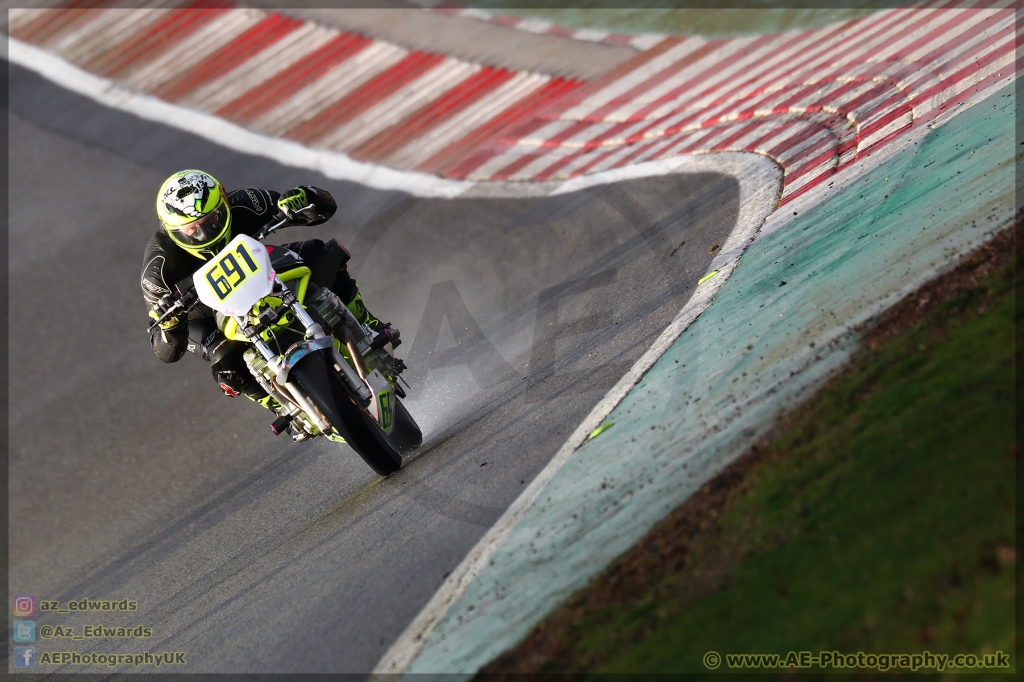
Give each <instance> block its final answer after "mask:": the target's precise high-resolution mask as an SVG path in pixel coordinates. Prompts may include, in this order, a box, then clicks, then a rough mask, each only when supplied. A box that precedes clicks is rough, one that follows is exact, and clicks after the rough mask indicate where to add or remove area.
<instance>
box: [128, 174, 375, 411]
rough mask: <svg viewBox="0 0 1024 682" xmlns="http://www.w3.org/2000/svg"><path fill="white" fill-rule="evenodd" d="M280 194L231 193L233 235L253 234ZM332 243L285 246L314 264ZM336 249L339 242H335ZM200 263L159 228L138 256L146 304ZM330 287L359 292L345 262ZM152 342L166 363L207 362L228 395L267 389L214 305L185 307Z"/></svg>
mask: <svg viewBox="0 0 1024 682" xmlns="http://www.w3.org/2000/svg"><path fill="white" fill-rule="evenodd" d="M321 191H322V190H321ZM278 197H279V194H278V193H277V192H272V191H268V190H264V189H255V188H246V189H239V190H235V191H233V192H231V193H229V194H228V206H230V208H231V236H232V237H236V236H238V235H240V234H246V235H250V236H251V235H253V234H255V233H256V231H257V230H259V229H260V228H261V227H263V226H264V225H265V224H266V223H267V222H269V221H270V219H271V217H273V215H274V214H275V213H276V212H277V199H278ZM332 244H333V240H331V242H329V243H328V245H325V244H324V243H323V242H322V241H320V240H319V239H311V240H307V241H304V242H293V243H290V244H284V247H285V248H287V249H290V250H292V251H294V252H296V253H297V254H298V255H299V257H300V258H302V260H303V261H305V262H307V263H313V262H315V261H317V259H318V258H321V257H323V256H324V254H325V251H326V249H327V248H329V246H331V245H332ZM334 248H338V247H337V246H336V245H334ZM204 263H205V261H203V260H201V259H200V258H198V257H196V256H193V255H192V254H191V253H189V252H188V251H185V250H184V249H182V248H181V247H179V246H178V245H177V244H175V243H174V242H173V241H172V240H171V238H170V237H168V236H167V233H166V232H164V231H163V230H162V229H160V230H158V231H157V232H156V234H154V235H153V236H152V237H151V238H150V240H149V243H148V244H146V252H145V256H144V257H143V260H142V294H143V296H144V297H145V299H146V304H147V305H148V306H149V307H150V308H152V307H153V306H154V305H155V304H156V303H157V302H158V301H159V300H160V299H161V298H163V297H164V296H166V295H167V294H170V293H172V291H173V287H174V285H175V284H177V283H178V282H180V281H182V280H183V279H185V278H186V277H190V276H191V275H193V274H194V273H195V271H196V270H198V269H199V268H200V267H202V266H203V264H204ZM328 281H329V280H328ZM329 288H330V289H331V290H332V291H334V293H336V294H338V296H339V297H341V300H342V301H343V302H344V303H346V304H347V303H349V302H351V301H352V300H353V299H354V298H355V296H356V293H357V291H358V290H357V288H356V283H355V280H353V279H352V277H351V276H350V275H349V274H348V270H347V268H346V267H345V266H344V265H342V266H341V267H340V268H339V269H338V271H337V275H336V277H335V278H334V283H333V285H331V286H329ZM150 342H151V344H152V346H153V352H154V353H155V354H156V356H157V357H158V358H160V359H161V360H163V361H164V362H177V361H178V360H180V359H181V358H182V357H183V356H184V355H185V353H186V352H191V353H194V354H195V355H198V356H199V357H201V358H203V359H204V360H207V361H209V362H211V363H212V370H213V375H214V379H215V380H216V381H217V383H219V384H221V387H222V388H224V389H225V392H228V393H229V394H232V392H236V393H244V394H245V395H246V396H248V397H250V398H252V399H253V400H257V401H262V400H263V399H266V398H267V393H266V391H264V390H263V388H262V387H261V386H260V385H259V384H258V383H257V382H256V380H255V379H254V378H253V377H252V375H251V374H250V373H249V369H248V367H246V365H245V361H244V360H243V359H242V351H243V347H244V345H245V344H242V343H239V342H237V341H229V340H227V339H226V338H225V337H224V335H223V334H222V333H221V331H220V330H219V329H218V328H217V325H216V322H215V320H214V312H213V310H212V309H210V308H209V307H207V306H205V305H203V304H202V303H200V304H198V305H196V307H195V308H193V309H192V310H191V311H190V312H189V314H188V317H187V319H181V320H180V321H179V322H178V323H177V324H175V325H174V326H171V327H169V328H166V329H160V328H157V329H155V330H154V331H153V332H152V334H151V337H150Z"/></svg>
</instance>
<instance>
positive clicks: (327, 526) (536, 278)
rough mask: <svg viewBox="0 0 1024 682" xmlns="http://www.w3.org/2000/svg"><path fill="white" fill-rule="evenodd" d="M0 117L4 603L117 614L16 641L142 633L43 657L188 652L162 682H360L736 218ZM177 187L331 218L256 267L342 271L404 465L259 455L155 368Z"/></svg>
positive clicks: (216, 409)
mask: <svg viewBox="0 0 1024 682" xmlns="http://www.w3.org/2000/svg"><path fill="white" fill-rule="evenodd" d="M9 113H10V116H9V126H10V152H9V172H10V197H11V208H10V215H9V217H10V242H9V243H10V254H9V266H10V326H9V332H10V383H9V387H10V422H9V423H10V441H9V446H10V495H11V497H10V590H11V593H12V594H21V593H31V594H34V595H36V596H37V598H39V599H50V600H62V601H67V600H69V599H80V598H83V597H87V598H93V599H114V598H116V599H120V598H129V599H134V600H137V601H138V604H139V606H138V610H137V611H136V612H134V613H131V614H100V615H99V616H98V615H97V614H90V615H89V616H88V617H85V616H81V615H74V614H72V615H68V616H59V615H56V614H44V615H39V616H37V617H36V622H37V628H38V627H42V626H43V625H46V624H49V625H57V624H74V625H78V626H79V627H80V626H81V625H82V624H85V623H97V622H101V623H102V624H105V625H124V626H127V625H131V626H134V625H138V624H143V625H148V626H150V627H152V628H153V636H152V638H151V639H150V640H148V641H146V642H145V643H144V644H141V643H139V642H137V641H132V640H106V641H103V642H100V643H97V642H89V641H84V642H80V641H76V642H73V641H70V640H68V641H64V640H62V641H57V640H50V641H49V642H44V643H41V644H39V648H40V651H45V650H67V651H71V650H77V651H87V650H91V651H104V652H109V653H119V652H121V653H129V652H130V653H138V652H141V651H146V650H148V651H152V652H159V651H165V650H166V651H185V652H187V660H188V666H187V672H362V673H366V672H368V671H370V670H371V669H372V668H373V666H374V665H375V664H376V662H377V661H378V659H379V658H380V656H381V655H382V654H383V653H384V651H386V649H387V648H388V646H389V645H390V644H391V642H392V641H394V639H395V638H396V637H397V636H398V635H399V633H401V631H402V630H403V629H404V628H405V626H406V625H407V624H408V623H409V622H410V620H411V619H412V618H413V617H414V616H415V615H416V614H417V613H418V612H419V610H420V609H421V608H422V606H423V605H424V604H425V603H426V602H427V600H428V599H429V598H430V597H431V595H432V594H433V593H434V591H435V590H436V588H437V587H438V586H439V585H440V583H441V581H442V580H443V579H444V578H445V576H446V575H447V574H448V573H449V572H450V571H451V570H452V569H453V568H454V567H455V566H457V565H458V563H459V562H460V560H461V559H462V558H463V557H464V556H465V554H466V552H467V551H468V550H469V549H470V548H471V547H472V546H473V545H474V543H475V542H476V541H477V540H478V539H479V538H480V536H481V535H483V534H484V533H485V532H486V530H487V529H488V528H489V527H490V525H491V524H492V523H493V522H494V521H495V520H496V519H497V518H498V516H499V515H500V514H501V513H502V512H503V511H504V509H505V508H506V507H507V506H508V505H509V504H510V503H511V502H512V501H513V500H514V499H515V498H516V496H517V495H518V494H519V492H520V491H521V490H522V489H523V488H524V486H525V485H526V484H527V483H528V482H529V481H530V479H531V478H532V477H533V476H534V475H536V473H537V472H538V471H539V470H540V469H541V468H542V467H543V466H544V465H545V464H546V463H547V462H548V461H549V459H550V458H551V457H552V456H553V455H554V453H555V452H556V451H557V450H558V448H559V447H560V446H561V445H562V443H563V442H564V441H565V438H566V437H567V436H568V435H569V434H570V433H571V431H572V430H573V429H574V428H575V426H576V425H577V424H578V423H579V422H580V421H581V420H582V418H583V417H584V416H585V415H586V414H587V413H588V412H589V411H590V409H591V408H592V407H593V405H594V404H595V403H597V401H599V400H600V399H601V397H602V396H603V395H604V393H605V392H606V391H607V390H608V389H609V388H610V387H611V386H612V385H613V384H614V383H615V381H616V380H617V379H618V378H619V377H620V376H621V375H622V374H623V373H624V372H625V371H626V370H627V369H628V368H629V367H630V366H631V365H632V363H633V362H634V361H635V360H636V359H637V358H638V357H639V356H640V355H641V354H642V353H643V352H644V350H646V349H647V348H648V347H649V346H650V345H651V343H652V342H653V341H654V339H655V338H656V337H657V336H658V334H659V333H660V332H661V331H662V329H664V327H665V326H666V325H667V324H668V323H669V321H671V319H672V318H673V317H674V316H675V314H676V313H677V312H678V311H679V310H680V308H682V306H683V303H684V302H685V301H686V300H687V298H688V297H689V296H690V294H691V293H692V291H693V289H694V287H695V286H696V284H697V281H698V279H699V278H700V277H701V276H702V275H704V274H705V273H706V271H707V266H708V264H709V263H710V261H711V260H712V258H713V257H714V253H713V251H714V250H715V247H716V246H717V245H719V244H723V243H724V242H725V239H726V236H727V235H728V233H729V232H730V230H731V229H732V228H733V227H734V224H735V222H736V218H737V214H738V210H739V203H738V202H739V190H738V183H737V182H736V181H735V180H734V179H733V178H731V177H728V176H725V175H719V174H714V173H701V174H690V175H674V176H663V177H654V178H646V179H639V180H630V181H627V182H623V183H620V184H617V185H611V186H602V187H595V188H591V189H590V190H586V191H581V192H579V193H575V194H567V195H561V196H556V197H547V198H536V197H534V198H512V199H494V198H475V199H454V200H441V199H417V198H414V197H410V196H408V195H403V194H401V193H395V192H384V191H378V190H371V189H367V188H365V187H362V186H358V185H355V184H352V183H344V182H339V181H334V180H329V179H327V178H324V177H322V176H319V175H317V174H316V173H312V172H309V171H305V170H301V169H296V168H289V167H285V166H282V165H279V164H277V163H275V162H272V161H269V160H267V159H264V158H261V157H258V156H247V155H243V154H239V153H237V152H234V151H230V150H228V149H225V148H221V147H218V146H217V145H214V144H211V143H210V142H208V141H206V140H203V139H200V138H199V137H196V136H193V135H190V134H188V133H185V132H182V131H180V130H176V129H172V128H168V127H165V126H162V125H158V124H154V123H151V122H147V121H144V120H141V119H138V118H135V117H133V116H131V115H129V114H125V113H122V112H117V111H113V110H110V109H106V108H104V107H102V106H100V105H99V104H96V103H94V102H92V101H91V100H87V99H85V98H82V97H80V96H77V95H74V94H71V93H69V92H67V91H64V90H62V89H60V88H59V87H57V86H55V85H53V84H51V83H49V82H48V81H45V80H43V79H42V78H40V77H39V76H37V75H35V74H32V73H31V72H28V71H26V70H23V69H21V68H19V67H16V66H11V67H10V112H9ZM190 167H197V168H202V169H205V170H208V171H210V172H211V173H213V174H214V175H215V176H216V177H217V178H218V179H220V180H221V181H222V182H223V183H225V184H226V185H227V186H228V187H229V188H231V187H241V186H258V187H267V188H274V189H279V190H283V189H286V188H288V187H291V186H294V185H296V184H299V183H309V184H314V185H317V186H320V187H324V188H326V189H328V190H330V191H331V192H332V193H333V194H334V196H335V197H336V198H337V199H338V203H339V205H340V206H341V208H340V210H339V212H338V215H337V216H336V217H335V218H334V219H333V220H332V221H331V222H329V223H328V224H327V225H325V226H322V227H320V228H316V229H313V230H306V231H304V232H300V231H298V230H295V231H292V232H290V233H289V232H284V233H278V235H275V237H274V238H272V239H271V241H275V240H276V241H277V243H280V242H283V241H290V240H295V239H302V238H311V237H319V238H323V239H326V238H330V237H335V238H337V239H339V240H340V241H342V242H343V243H345V244H347V245H348V246H349V248H350V250H351V251H352V253H353V262H352V264H351V266H350V269H351V270H352V271H353V272H354V274H355V275H356V277H357V279H358V281H359V283H360V287H361V289H362V291H363V294H364V298H365V300H366V301H367V302H368V305H369V307H370V308H371V310H373V311H374V312H375V313H377V314H378V315H380V316H381V317H383V318H385V319H387V320H390V321H391V322H393V323H394V324H395V325H396V326H397V327H399V328H400V329H401V330H402V332H403V338H404V339H405V344H404V345H403V346H402V347H401V348H400V349H399V352H398V355H399V356H400V357H404V358H405V359H406V360H407V362H408V363H409V365H410V367H411V370H410V372H409V375H408V376H409V379H410V382H411V383H412V386H413V389H414V390H413V394H412V395H411V396H410V400H408V401H407V405H408V406H409V408H410V411H411V412H412V414H413V415H414V416H415V417H416V418H417V419H418V421H419V422H420V423H421V425H422V426H423V427H424V431H425V435H426V442H425V444H424V446H423V447H422V448H421V449H420V450H418V451H417V452H416V453H414V454H412V455H411V456H409V457H407V461H406V464H405V466H404V468H403V469H402V470H401V471H400V472H398V473H397V474H395V475H393V476H391V477H389V478H387V479H380V478H378V477H377V476H375V475H374V474H373V472H372V471H371V470H370V469H369V468H368V467H367V466H366V465H365V464H364V463H363V462H362V461H361V460H360V459H359V458H358V457H357V456H355V455H354V454H353V453H352V452H351V451H350V450H348V449H347V448H346V447H344V446H338V445H335V444H332V443H330V442H327V441H322V440H317V441H314V442H310V443H292V442H291V441H289V440H286V439H285V437H280V438H274V437H273V436H272V435H271V434H270V431H269V429H268V428H267V424H268V423H269V421H270V419H269V413H267V412H266V411H264V410H263V409H262V408H260V407H258V406H256V405H254V404H251V403H248V402H247V401H245V399H234V400H233V399H228V398H225V397H223V396H221V395H220V392H219V389H217V387H216V386H215V384H214V382H213V381H212V380H211V378H210V374H209V368H208V366H207V365H206V364H205V363H204V362H202V361H201V360H199V359H198V358H195V357H193V356H188V357H186V358H184V359H183V360H182V361H181V362H180V363H177V364H175V365H169V366H168V365H164V364H162V363H160V362H159V361H158V360H157V359H156V358H155V357H154V356H153V355H152V353H151V351H150V349H149V344H148V341H147V337H146V334H145V331H144V330H145V325H146V316H145V308H144V304H143V301H142V295H141V290H140V289H139V273H140V267H141V257H142V249H143V246H144V245H145V243H146V240H147V239H148V238H149V236H150V235H151V234H152V231H153V230H154V229H155V227H156V225H155V215H154V212H153V201H154V196H155V192H156V189H157V187H159V185H160V183H161V182H162V181H163V180H164V178H166V176H167V175H169V174H170V173H172V172H174V171H177V170H180V169H182V168H190ZM277 237H280V239H279V240H278V239H277ZM117 670H124V668H118V669H117ZM64 671H65V672H70V671H71V669H70V668H65V669H64ZM77 671H78V672H86V670H83V669H81V668H78V669H77ZM89 672H101V671H98V670H96V669H91V670H89ZM176 672H179V671H176ZM180 672H185V670H181V671H180Z"/></svg>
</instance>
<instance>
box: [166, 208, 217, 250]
mask: <svg viewBox="0 0 1024 682" xmlns="http://www.w3.org/2000/svg"><path fill="white" fill-rule="evenodd" d="M227 224H228V205H227V202H224V201H222V202H220V205H219V206H217V208H216V209H215V210H213V211H211V212H210V213H207V214H206V215H204V216H203V217H202V218H200V219H199V220H193V221H192V222H191V223H188V224H187V225H181V226H178V227H171V226H168V227H167V231H168V232H170V233H171V236H172V237H174V239H176V240H177V241H178V242H180V243H181V244H184V245H185V246H206V245H207V244H210V243H212V242H213V241H215V240H216V239H217V238H218V237H220V235H221V234H222V233H223V232H224V228H226V227H227Z"/></svg>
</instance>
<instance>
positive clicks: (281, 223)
mask: <svg viewBox="0 0 1024 682" xmlns="http://www.w3.org/2000/svg"><path fill="white" fill-rule="evenodd" d="M309 210H313V211H315V210H316V206H315V205H313V204H309V205H307V206H303V207H302V208H300V209H299V210H297V211H293V212H292V215H291V216H289V215H287V214H286V213H285V212H284V211H278V212H277V213H276V214H274V217H273V218H271V219H270V222H268V223H267V224H266V225H264V226H263V227H261V228H260V229H259V230H258V231H257V232H256V234H254V235H253V239H263V238H264V237H269V236H270V235H272V234H273V233H274V232H277V231H278V230H280V229H281V228H282V227H290V226H291V225H299V224H301V223H297V222H294V220H295V218H294V216H296V215H302V216H303V217H305V218H306V219H307V221H312V218H311V217H310V216H309V215H308V214H307V213H306V211H309Z"/></svg>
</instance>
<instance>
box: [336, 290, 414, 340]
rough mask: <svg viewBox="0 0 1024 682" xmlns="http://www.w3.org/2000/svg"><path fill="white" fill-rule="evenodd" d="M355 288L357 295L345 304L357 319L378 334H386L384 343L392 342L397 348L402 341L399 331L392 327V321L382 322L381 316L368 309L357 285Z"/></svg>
mask: <svg viewBox="0 0 1024 682" xmlns="http://www.w3.org/2000/svg"><path fill="white" fill-rule="evenodd" d="M353 289H354V291H355V296H354V297H353V298H352V300H351V301H349V302H348V303H346V304H345V305H346V306H348V309H349V310H350V311H352V314H353V315H355V318H356V319H357V320H359V321H360V322H362V323H363V324H365V325H366V326H367V327H369V328H370V329H372V330H373V331H375V332H377V333H378V334H384V337H382V338H383V339H385V340H384V343H387V342H390V343H391V347H392V348H397V347H398V346H399V345H400V344H401V343H402V340H401V338H399V337H400V334H399V331H398V330H397V329H395V328H394V327H392V326H391V323H390V322H381V320H380V318H378V317H377V316H376V315H374V314H373V313H371V312H370V311H369V310H368V309H367V307H366V304H365V303H363V297H362V295H361V294H360V293H359V289H358V288H356V287H353Z"/></svg>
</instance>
